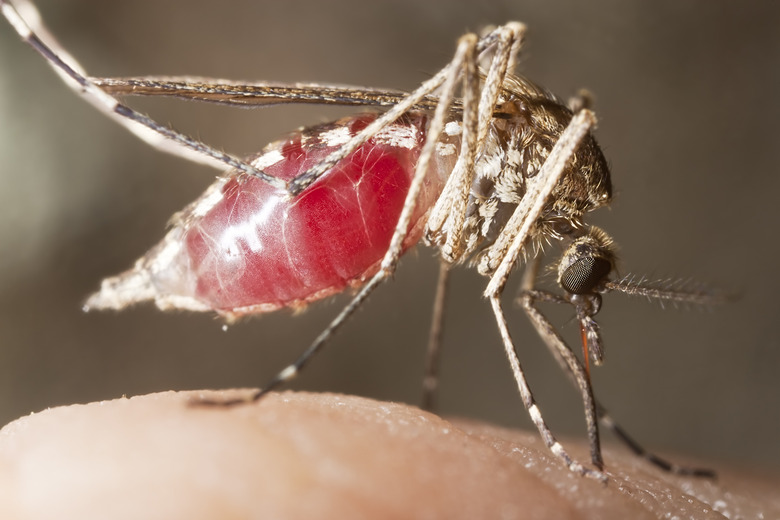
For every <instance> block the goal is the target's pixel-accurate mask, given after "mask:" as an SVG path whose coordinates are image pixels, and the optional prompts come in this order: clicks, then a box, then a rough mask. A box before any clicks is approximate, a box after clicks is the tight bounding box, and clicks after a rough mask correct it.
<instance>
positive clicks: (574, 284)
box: [558, 227, 615, 314]
mask: <svg viewBox="0 0 780 520" xmlns="http://www.w3.org/2000/svg"><path fill="white" fill-rule="evenodd" d="M614 266H615V252H614V247H613V245H612V239H611V238H610V237H609V236H608V235H607V234H606V233H605V232H604V231H602V230H601V229H599V228H597V227H590V228H588V229H587V230H586V231H585V232H584V233H582V234H581V235H580V236H577V237H576V238H574V239H573V240H572V241H571V243H570V244H569V246H568V247H567V248H566V250H565V251H564V253H563V256H562V257H561V260H560V262H559V264H558V284H559V285H560V286H561V287H562V288H563V289H564V290H565V291H566V292H567V293H569V294H570V295H572V297H574V296H581V295H593V294H597V293H599V292H601V290H602V289H603V285H604V282H606V280H607V277H608V276H609V274H610V273H611V272H612V270H613V269H614ZM595 312H598V309H596V310H595ZM595 312H594V314H595Z"/></svg>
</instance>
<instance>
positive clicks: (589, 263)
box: [560, 256, 612, 294]
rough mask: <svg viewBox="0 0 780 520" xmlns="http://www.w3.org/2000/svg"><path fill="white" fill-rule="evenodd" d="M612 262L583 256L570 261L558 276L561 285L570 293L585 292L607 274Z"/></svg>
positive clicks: (590, 289) (590, 290)
mask: <svg viewBox="0 0 780 520" xmlns="http://www.w3.org/2000/svg"><path fill="white" fill-rule="evenodd" d="M611 270H612V263H611V262H610V261H609V260H606V259H604V258H596V257H593V256H585V257H582V258H580V259H579V260H577V261H575V262H574V263H572V264H571V265H570V266H569V267H567V268H566V270H565V271H563V274H562V275H561V277H560V283H561V287H563V288H564V289H565V290H566V291H568V292H569V293H571V294H587V293H589V292H592V291H593V289H594V288H595V287H596V286H597V285H598V284H599V283H600V282H601V281H602V280H603V279H604V277H605V276H607V275H608V274H609V272H610V271H611Z"/></svg>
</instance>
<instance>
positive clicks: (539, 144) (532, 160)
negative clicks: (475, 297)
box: [428, 76, 612, 275]
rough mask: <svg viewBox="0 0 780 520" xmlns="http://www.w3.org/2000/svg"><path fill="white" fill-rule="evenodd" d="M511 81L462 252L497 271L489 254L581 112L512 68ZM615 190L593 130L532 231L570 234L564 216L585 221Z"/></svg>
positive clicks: (477, 173)
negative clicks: (578, 112) (574, 109)
mask: <svg viewBox="0 0 780 520" xmlns="http://www.w3.org/2000/svg"><path fill="white" fill-rule="evenodd" d="M503 86H504V89H505V90H504V92H505V93H504V96H503V98H502V99H501V100H500V102H499V103H498V105H497V106H496V110H495V112H494V114H493V119H492V120H491V121H490V123H489V125H488V136H487V138H486V140H485V142H484V144H483V146H482V149H481V151H480V153H479V155H478V157H477V160H476V162H475V164H474V177H473V182H472V185H471V190H470V193H469V200H468V207H467V211H466V220H465V222H464V225H463V228H464V229H463V236H464V238H465V248H464V250H463V251H462V254H461V256H460V257H458V258H455V259H454V260H455V261H460V260H463V259H465V258H471V259H472V260H473V261H474V263H475V264H476V265H477V268H478V270H479V272H480V273H482V274H485V275H491V274H492V272H493V270H494V268H495V265H493V264H492V263H491V262H490V261H488V260H487V257H490V256H497V255H491V254H490V252H489V251H490V248H491V247H492V246H493V244H494V241H495V240H496V238H497V237H498V236H499V234H500V233H501V231H502V230H503V229H504V227H505V225H506V224H507V222H508V220H509V218H510V217H511V216H512V214H513V213H514V211H515V209H516V208H517V207H518V205H519V204H521V202H522V201H523V198H524V197H525V195H526V192H527V190H528V183H529V182H531V181H532V180H533V179H534V178H535V177H536V176H537V175H538V174H539V172H540V170H541V168H542V165H543V164H544V162H545V160H546V159H547V157H548V155H549V154H550V151H551V150H552V148H553V146H555V143H556V142H558V140H559V139H560V136H561V133H562V132H563V131H564V129H565V128H566V127H567V126H568V124H569V123H570V122H571V119H572V117H573V113H572V111H571V110H569V108H568V107H566V105H564V104H563V103H562V102H561V101H560V100H558V99H557V98H556V97H555V96H554V95H553V94H551V93H549V92H548V91H546V90H544V89H542V88H540V87H537V86H536V85H534V84H533V83H531V82H530V81H528V80H526V79H525V78H520V77H517V76H512V77H510V78H507V80H506V81H505V82H504V85H503ZM611 197H612V183H611V180H610V174H609V167H608V165H607V161H606V159H605V158H604V155H603V153H602V152H601V148H600V147H599V145H598V143H597V142H596V140H595V139H594V138H593V136H592V135H591V134H588V135H586V137H585V138H584V139H583V140H582V142H581V143H580V146H579V148H578V149H577V151H576V152H575V154H574V155H573V156H572V158H571V159H570V161H569V164H568V166H567V167H566V170H565V173H564V175H563V178H562V179H561V181H560V184H559V185H558V186H557V187H556V188H555V189H554V190H553V193H552V196H551V197H550V199H549V203H548V206H547V208H546V209H545V210H544V211H543V213H542V214H541V216H540V218H539V219H538V223H537V226H536V229H537V231H536V233H535V235H534V236H533V237H532V239H533V240H534V241H537V242H539V241H544V240H546V239H549V238H555V239H560V238H563V237H564V236H566V235H567V234H568V233H564V234H563V235H562V234H561V233H559V231H558V228H560V227H561V222H566V223H567V224H566V225H565V226H568V227H569V228H571V229H582V227H583V226H584V224H583V222H582V217H583V215H584V214H585V213H587V212H589V211H592V210H594V209H597V208H599V207H601V206H604V205H606V204H608V203H609V201H610V199H611ZM565 226H564V227H565ZM428 240H429V242H432V243H434V244H442V243H443V242H444V241H445V238H444V237H443V236H436V235H434V236H430V235H429V237H428ZM498 256H500V255H498Z"/></svg>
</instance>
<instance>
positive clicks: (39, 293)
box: [0, 0, 780, 471]
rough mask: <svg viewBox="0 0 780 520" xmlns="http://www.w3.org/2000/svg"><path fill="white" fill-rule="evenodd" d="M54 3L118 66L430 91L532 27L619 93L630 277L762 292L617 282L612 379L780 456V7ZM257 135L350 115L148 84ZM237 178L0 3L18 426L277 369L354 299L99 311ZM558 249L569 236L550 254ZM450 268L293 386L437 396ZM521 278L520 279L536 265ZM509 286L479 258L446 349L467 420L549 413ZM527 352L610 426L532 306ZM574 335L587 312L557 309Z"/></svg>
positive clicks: (727, 444)
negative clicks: (186, 216) (52, 55)
mask: <svg viewBox="0 0 780 520" xmlns="http://www.w3.org/2000/svg"><path fill="white" fill-rule="evenodd" d="M38 4H39V7H40V9H41V11H42V14H43V16H44V19H45V20H46V21H47V22H48V23H49V25H50V28H51V29H52V31H53V32H54V33H55V34H56V35H57V36H58V37H59V39H60V40H61V42H62V43H63V44H64V45H65V46H66V47H67V48H68V49H70V51H71V52H72V53H73V54H74V55H75V56H77V57H78V58H79V59H80V61H81V62H82V64H83V65H84V66H85V67H86V68H87V69H88V70H89V71H90V72H91V73H92V74H94V75H103V76H111V75H115V76H130V75H144V74H171V75H173V74H197V75H205V76H216V77H228V78H235V79H247V80H251V79H258V80H261V79H266V80H276V81H290V82H293V81H319V82H337V83H346V84H358V85H371V86H381V87H390V88H398V89H411V88H413V87H415V86H416V85H417V84H419V83H420V82H421V81H422V80H424V79H425V78H426V77H428V75H429V74H430V73H433V72H435V71H436V70H438V69H439V68H440V67H441V66H443V65H444V64H445V63H446V62H447V61H448V60H449V58H450V57H451V54H452V52H453V50H454V48H455V42H456V40H457V38H458V36H460V35H461V34H462V33H464V32H465V31H467V30H477V29H479V28H480V27H482V26H483V25H485V24H497V23H503V22H506V21H508V20H521V21H523V22H525V23H526V24H527V25H528V27H529V31H528V34H527V44H526V46H525V48H524V50H523V55H522V60H521V63H520V70H521V71H522V72H523V73H524V74H526V75H527V76H529V77H530V78H532V79H533V80H535V81H537V82H539V83H541V84H543V85H545V86H547V87H549V88H551V89H552V90H553V91H555V92H556V93H558V94H559V95H560V96H563V97H568V96H569V95H571V94H573V93H575V92H576V90H577V89H579V88H580V87H586V88H588V89H590V90H591V91H592V92H593V93H595V95H596V97H597V104H596V108H597V113H598V116H599V121H600V127H599V130H598V138H599V140H600V142H601V144H602V145H603V147H604V150H605V153H606V155H607V156H608V158H609V160H610V162H611V165H612V168H613V183H614V186H615V191H616V197H615V201H614V204H613V205H612V207H611V209H608V210H601V211H600V212H598V214H595V215H594V216H593V218H592V221H593V222H595V223H597V224H599V225H601V226H602V227H604V228H605V229H607V230H608V231H609V232H610V233H611V234H612V235H613V236H614V238H615V239H616V241H617V242H618V244H619V245H620V248H621V249H620V250H621V258H622V264H621V266H622V271H623V272H635V273H644V274H648V275H650V276H651V277H666V276H673V277H692V278H695V279H697V280H700V281H703V282H706V283H708V284H711V285H712V286H714V287H720V288H724V289H726V290H728V291H732V292H734V293H738V294H739V295H740V298H739V299H738V301H736V302H735V303H732V304H729V305H727V306H724V307H718V308H715V309H712V310H698V309H694V310H684V309H681V310H675V309H666V310H663V309H661V308H660V306H659V305H657V304H655V303H648V302H645V301H641V300H632V299H630V298H628V297H626V296H622V295H617V294H616V295H609V296H608V297H607V298H606V299H605V302H604V308H603V311H602V313H601V314H600V316H599V318H600V322H601V325H602V328H603V331H604V335H605V341H606V348H607V357H606V365H605V366H604V367H602V368H599V369H597V370H595V373H594V380H595V386H596V392H597V395H599V396H600V398H601V400H602V401H603V402H604V403H605V404H606V405H607V406H608V407H609V408H610V409H611V411H612V412H613V415H614V416H616V417H617V418H618V419H619V420H620V421H621V422H622V423H623V424H624V425H625V426H626V428H628V429H629V431H631V432H633V433H634V434H635V436H636V437H637V438H638V439H640V440H641V441H642V442H643V443H645V444H646V445H647V446H649V447H652V448H654V449H658V450H667V451H678V452H681V453H687V454H690V455H694V456H700V457H704V458H710V459H715V460H724V461H730V462H736V463H740V464H745V465H750V466H757V467H763V468H765V469H770V470H775V471H776V470H778V468H780V449H778V448H777V439H778V436H780V413H778V410H780V377H778V376H777V370H778V366H779V365H780V340H779V339H778V338H779V337H780V330H779V327H778V310H780V306H779V305H778V289H780V282H778V278H777V272H778V247H777V234H778V231H777V225H778V223H780V220H779V219H778V217H777V213H776V212H777V209H776V208H777V205H778V193H780V176H778V174H777V173H778V161H777V151H778V146H780V141H779V140H778V137H780V132H778V127H779V125H778V121H780V119H779V118H780V102H778V99H780V81H779V75H780V72H779V71H780V36H778V22H780V4H776V3H772V2H760V1H752V2H750V1H749V2H740V3H739V5H737V4H736V3H726V2H717V3H716V2H704V1H702V2H689V1H668V2H664V1H662V2H639V1H591V2H578V1H574V0H572V1H550V2H542V1H528V0H512V1H508V0H507V1H499V0H486V1H482V2H458V3H455V2H452V3H447V2H435V1H426V2H421V1H419V0H414V1H412V0H393V1H378V2H368V1H363V0H360V1H357V0H354V1H347V0H344V1H341V2H315V1H309V2H294V1H289V2H265V1H235V2H221V3H219V4H217V3H215V2H207V1H202V0H189V1H187V2H173V1H169V2H159V1H151V0H143V1H140V0H137V1H134V2H117V1H105V0H67V1H65V0H56V1H54V0H48V1H44V0H41V1H39V2H38ZM216 5H219V7H216ZM131 104H132V105H133V106H136V107H140V108H141V109H142V110H143V111H145V112H148V113H150V114H151V115H152V116H153V117H155V118H156V119H157V120H159V121H161V122H166V123H167V122H170V123H172V124H173V125H175V126H176V127H177V128H178V129H180V130H183V131H186V132H188V133H190V134H192V135H194V136H197V137H199V138H201V139H202V140H204V141H207V142H209V143H211V144H214V145H217V146H219V147H223V148H225V149H227V150H229V151H231V152H233V153H235V154H248V153H250V152H253V151H256V150H258V149H259V148H261V147H262V146H263V145H264V144H265V143H266V142H268V141H270V140H272V139H274V138H275V137H277V136H279V135H280V134H283V133H285V132H287V131H290V130H292V129H294V128H296V127H298V126H300V125H303V124H314V123H318V122H322V121H325V120H328V119H332V118H335V117H337V116H340V115H342V114H344V113H345V111H344V110H334V109H332V108H321V107H312V106H306V107H276V108H268V109H263V110H254V111H253V110H236V109H227V108H221V107H215V106H209V105H203V104H195V103H184V102H178V101H170V100H168V101H165V100H154V101H150V100H131ZM214 175H215V172H214V171H212V170H209V169H207V168H205V167H200V166H194V165H192V164H189V163H187V162H185V161H183V160H179V159H177V158H173V157H169V156H166V155H164V154H162V153H159V152H157V151H155V150H153V149H151V148H150V147H148V146H147V145H145V144H144V143H142V142H140V141H139V140H137V139H136V138H135V137H133V136H131V135H130V134H129V133H127V132H126V131H125V130H123V129H121V128H119V127H118V126H117V125H116V124H114V123H113V122H111V121H109V120H108V119H107V118H105V117H104V116H102V115H100V114H99V113H97V112H96V111H95V110H94V109H92V108H91V107H90V106H89V105H87V104H86V103H84V102H83V101H82V100H80V99H79V98H78V97H77V96H75V95H74V94H73V93H72V92H71V91H69V90H68V89H67V88H66V87H65V86H64V85H63V84H62V83H61V82H60V81H59V79H58V78H57V77H56V76H55V75H54V74H53V73H52V71H51V70H49V68H48V67H47V66H46V65H45V63H44V62H43V61H42V60H41V59H40V58H39V57H38V56H37V55H36V54H34V53H33V52H32V51H31V50H30V49H28V48H27V47H25V46H24V45H22V44H21V43H20V42H19V41H18V40H17V38H16V35H15V34H13V33H12V31H11V30H10V29H9V27H8V26H7V25H6V24H4V23H0V176H1V177H2V181H1V182H2V184H1V186H2V188H0V251H2V252H1V253H0V423H5V422H8V421H10V420H12V419H14V418H16V417H18V416H20V415H23V414H27V413H30V412H32V411H37V410H41V409H44V408H46V407H50V406H57V405H63V404H69V403H80V402H88V401H95V400H102V399H112V398H116V397H119V396H121V395H136V394H143V393H147V392H154V391H160V390H169V389H177V390H179V389H196V388H226V387H235V386H259V385H261V384H263V383H264V382H265V381H266V380H267V379H268V378H269V377H270V376H271V375H273V374H275V373H276V371H277V370H278V369H280V368H281V367H283V366H284V365H286V364H287V363H288V362H290V361H291V360H292V359H293V358H294V357H295V356H297V355H298V353H299V352H300V351H301V350H302V349H303V348H305V347H306V346H307V345H308V343H309V341H310V340H311V339H312V338H313V337H314V336H315V335H316V334H317V333H318V332H319V331H320V330H322V328H323V327H324V326H325V324H326V323H327V322H328V321H329V320H330V319H331V318H332V317H333V316H334V315H335V313H336V312H337V311H338V309H339V308H340V306H341V305H343V304H344V303H345V301H346V300H345V299H344V298H343V297H342V298H337V299H335V300H331V301H328V302H323V303H320V304H318V305H314V306H312V307H311V308H309V309H308V310H307V311H306V312H305V313H303V314H301V315H298V316H294V315H293V314H292V313H290V312H277V313H274V314H270V315H266V316H262V317H260V318H259V319H253V320H247V321H245V322H242V323H239V324H237V325H235V326H232V327H230V328H229V329H228V331H227V332H223V331H222V328H221V326H222V323H221V322H220V321H219V320H217V319H215V317H214V316H211V315H206V314H203V315H197V314H184V313H181V314H176V313H173V314H163V313H161V312H158V311H157V310H156V309H155V308H153V307H151V306H146V307H140V308H136V309H132V310H129V311H126V312H122V313H119V314H115V313H103V314H101V313H95V314H83V313H82V312H81V311H80V308H81V305H82V303H83V301H84V299H85V297H86V296H87V295H88V294H89V293H90V292H91V291H93V290H94V289H96V288H97V287H98V284H99V282H100V280H101V279H102V278H103V277H104V276H107V275H111V274H115V273H117V272H119V271H121V270H124V269H126V268H127V267H129V266H130V265H131V264H132V262H133V261H134V260H135V259H136V258H137V257H138V256H140V255H141V254H142V253H144V252H145V251H146V249H147V248H149V247H150V246H152V245H153V244H154V243H156V241H157V240H158V239H159V238H161V237H162V235H163V232H164V229H165V223H166V220H167V219H168V218H169V216H170V215H171V214H172V213H173V212H175V211H177V210H179V209H180V208H182V207H183V206H184V205H185V204H187V203H188V202H189V201H191V200H192V199H193V198H195V197H196V196H197V195H198V194H199V193H200V192H201V191H202V190H203V189H204V188H205V187H206V186H208V185H209V183H210V182H211V180H212V179H213V177H214ZM549 252H550V254H551V256H552V257H553V258H554V257H555V256H556V255H557V249H556V248H555V247H553V248H550V250H549ZM435 273H436V261H435V259H434V252H433V250H430V249H426V248H418V249H417V250H416V252H414V253H411V254H408V255H406V257H405V260H404V261H403V263H402V265H401V267H400V269H399V271H398V273H397V275H396V277H395V280H394V281H393V282H392V283H390V284H388V285H387V286H385V287H383V288H382V289H380V290H379V291H377V293H376V294H375V295H374V296H373V297H372V298H371V300H370V301H369V303H368V305H366V306H365V307H364V308H363V309H362V310H361V311H360V312H359V314H358V315H357V316H356V319H353V321H352V322H351V323H350V324H349V325H348V326H347V327H346V328H345V329H344V330H343V332H342V333H341V334H339V336H338V337H337V339H336V340H335V341H334V342H333V343H332V344H331V345H330V348H329V349H328V351H327V352H326V353H325V354H323V355H322V356H321V357H319V358H318V359H317V360H316V362H314V363H313V364H312V365H311V368H309V369H308V370H307V371H306V373H305V374H304V375H302V376H301V378H300V379H299V380H298V381H296V382H295V383H294V384H293V385H292V387H293V388H296V389H311V390H319V391H337V392H348V393H355V394H359V395H365V396H370V397H375V398H379V399H388V400H396V401H406V402H411V403H417V402H419V396H420V382H421V376H422V370H423V358H424V350H425V341H426V335H427V327H428V322H429V319H430V307H431V300H432V296H433V288H434V281H435ZM516 278H519V277H516ZM485 282H486V280H484V279H482V278H480V277H479V276H478V275H477V274H475V273H474V272H472V271H470V270H469V269H466V268H461V269H458V270H457V271H456V273H455V277H454V280H453V286H452V297H451V309H450V314H449V319H448V323H447V329H446V333H445V334H446V337H445V342H446V349H445V351H444V358H443V366H442V388H441V401H440V402H441V411H442V412H443V413H444V414H451V415H462V416H467V417H473V418H479V419H485V420H489V421H495V422H498V423H500V424H505V425H512V426H515V425H519V426H524V427H530V422H529V421H528V420H527V418H526V414H525V411H524V410H523V408H522V404H521V403H520V400H519V397H518V396H517V394H516V390H515V386H514V382H513V380H512V378H511V374H510V371H509V368H508V366H507V364H506V362H505V360H504V355H503V352H502V348H501V344H500V341H499V337H498V333H497V331H496V327H495V324H494V321H493V318H492V315H491V314H490V310H489V306H488V304H487V302H486V301H484V300H483V299H481V297H480V293H481V290H482V288H483V287H484V284H485ZM515 290H516V284H514V285H512V286H510V287H509V289H508V290H507V298H506V300H507V309H508V311H509V314H510V320H511V326H512V328H513V329H512V330H513V334H514V335H515V337H516V341H517V343H518V346H519V347H518V350H519V353H520V356H521V358H522V361H523V363H524V365H525V368H526V369H527V372H528V374H529V379H530V382H531V384H532V386H533V388H534V390H535V392H536V395H537V397H538V399H539V401H540V403H541V407H542V410H543V411H544V413H545V415H546V417H547V418H548V419H549V421H550V423H551V424H552V426H553V428H554V429H555V430H556V431H558V432H560V433H562V434H568V435H577V436H580V437H582V436H584V433H583V419H582V411H581V407H580V404H579V400H578V398H577V396H576V395H575V393H574V392H573V391H572V389H571V388H570V387H569V385H568V383H567V382H566V381H565V379H564V377H563V376H562V375H561V374H560V373H558V371H557V368H556V367H555V365H554V363H553V362H552V361H551V360H550V357H549V355H548V354H547V352H546V351H545V348H544V346H543V345H542V343H541V342H540V340H539V339H537V338H536V337H535V336H534V335H533V334H532V331H531V328H530V326H529V323H528V322H527V320H526V318H525V317H524V316H523V315H522V314H521V312H520V310H519V309H516V308H513V307H512V306H511V305H509V300H510V299H511V296H512V294H513V293H514V291H515ZM550 314H551V315H552V316H554V317H555V319H556V320H557V323H559V324H560V325H561V326H562V327H563V330H564V332H565V334H566V335H567V337H568V338H571V339H573V340H576V338H577V333H578V331H577V327H576V324H574V323H572V322H571V321H570V316H569V315H568V313H566V312H563V313H561V312H560V310H557V312H553V311H551V313H550Z"/></svg>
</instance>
